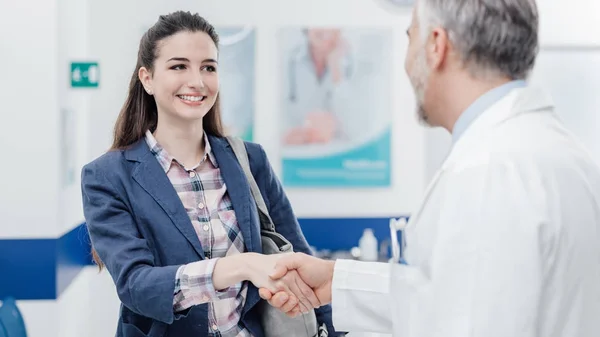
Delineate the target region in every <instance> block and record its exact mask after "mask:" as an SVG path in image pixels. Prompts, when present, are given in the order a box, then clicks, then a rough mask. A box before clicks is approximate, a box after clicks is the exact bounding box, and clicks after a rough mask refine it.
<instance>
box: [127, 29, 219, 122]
mask: <svg viewBox="0 0 600 337" xmlns="http://www.w3.org/2000/svg"><path fill="white" fill-rule="evenodd" d="M217 59H218V50H217V46H216V45H215V43H214V42H213V40H212V39H211V38H210V36H208V34H206V33H204V32H189V31H182V32H179V33H177V34H175V35H172V36H170V37H168V38H165V39H163V40H162V41H160V42H159V43H158V45H157V57H156V60H155V61H154V66H153V70H152V72H150V71H149V70H148V69H146V68H143V67H142V68H141V69H140V72H139V77H140V80H141V81H142V83H143V84H144V87H145V88H146V90H148V92H149V93H151V94H152V95H153V96H154V98H155V100H156V105H157V108H158V116H159V120H161V119H164V118H165V117H167V118H169V119H173V118H174V119H179V120H183V121H187V122H191V121H196V120H199V119H202V118H203V117H204V116H205V115H206V114H207V113H208V111H209V110H210V109H211V108H212V106H213V105H214V103H215V100H216V98H217V95H218V93H219V76H218V74H217Z"/></svg>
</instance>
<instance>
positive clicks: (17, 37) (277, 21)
mask: <svg viewBox="0 0 600 337" xmlns="http://www.w3.org/2000/svg"><path fill="white" fill-rule="evenodd" d="M538 2H539V7H540V13H541V16H542V31H541V33H542V35H541V40H542V43H543V44H544V45H545V46H548V48H546V49H547V50H543V51H542V53H543V55H544V56H541V58H540V63H539V68H538V69H541V70H539V72H538V73H536V76H535V77H534V80H535V81H538V82H539V83H547V84H548V86H549V87H551V90H552V91H553V92H554V93H555V94H556V96H559V97H558V98H557V104H559V105H560V106H562V107H563V108H564V109H563V111H565V113H564V116H565V120H566V122H567V123H568V124H570V125H571V126H572V128H573V129H574V131H575V133H576V134H578V135H580V137H581V138H582V139H583V140H584V142H586V143H588V144H591V147H592V150H593V151H596V152H595V153H597V151H598V147H597V144H600V139H599V138H598V137H600V136H598V135H597V134H595V132H594V131H595V130H597V128H598V126H599V124H598V117H597V113H596V112H597V111H598V108H600V103H599V102H598V100H597V98H595V96H596V94H595V91H594V90H593V88H594V86H595V87H597V85H598V82H597V79H598V78H600V69H598V67H597V66H591V64H598V62H597V60H598V59H599V57H598V54H599V53H598V52H597V51H595V50H594V49H593V48H590V47H593V46H596V47H598V46H600V41H599V40H598V39H599V38H598V37H597V36H596V35H595V34H594V32H595V30H594V29H591V28H590V27H595V25H594V24H595V23H596V15H595V13H598V12H600V3H598V2H596V1H592V0H589V1H586V0H573V1H570V2H564V1H558V0H541V1H538ZM230 8H234V9H235V10H231V9H230ZM177 9H186V10H191V11H198V12H201V13H202V14H203V15H204V16H206V17H207V18H208V19H209V20H210V21H211V22H213V23H214V24H215V25H226V24H230V25H237V24H251V25H255V26H256V27H257V44H258V45H257V57H256V59H257V64H256V67H257V71H256V73H257V75H258V79H257V83H258V87H259V88H260V90H258V91H257V95H258V97H257V100H256V102H257V103H256V110H257V116H256V124H257V129H256V132H255V134H256V140H257V141H258V142H259V143H261V144H263V145H264V146H265V149H266V151H267V153H268V155H269V157H270V158H271V161H272V164H273V166H274V167H275V169H276V171H277V172H280V170H281V167H280V165H279V160H278V158H279V149H278V146H277V144H276V143H273V142H270V141H269V139H270V138H271V137H273V136H275V135H276V133H277V130H276V127H277V105H276V104H277V102H276V101H275V100H273V97H277V96H278V85H277V73H275V71H274V70H273V69H277V67H276V66H274V64H276V62H277V60H276V55H277V53H276V40H275V34H274V33H275V32H276V30H277V27H278V26H280V25H305V24H312V25H325V26H332V25H342V26H369V27H372V26H375V27H390V28H393V29H394V50H395V51H394V59H396V60H397V62H396V64H395V65H394V67H393V68H392V69H390V71H391V72H392V73H393V74H394V80H393V84H392V88H391V90H392V91H393V93H394V100H393V102H392V107H393V112H394V120H393V127H394V134H393V152H394V154H395V156H394V159H393V169H392V171H393V172H394V175H393V187H392V188H389V189H381V190H360V191H351V190H340V189H337V190H335V189H333V190H327V191H321V190H315V189H313V190H300V189H290V190H289V191H288V192H289V196H290V198H291V200H292V202H293V204H294V207H295V209H296V211H297V213H298V215H299V216H301V217H303V218H310V217H317V218H329V217H333V218H337V219H338V220H337V221H335V222H328V223H327V224H328V225H330V226H321V225H319V224H322V222H311V221H304V222H303V223H304V224H306V226H308V227H310V226H313V227H316V226H320V227H322V228H326V229H327V228H329V229H331V228H334V229H335V230H338V229H339V228H344V229H347V228H349V227H351V226H352V228H353V229H354V232H352V231H348V230H345V232H346V233H348V232H351V233H354V234H357V235H358V234H359V231H357V230H356V229H359V228H362V227H364V226H365V224H367V223H377V224H378V226H385V218H386V217H389V216H392V215H398V214H406V213H410V211H411V210H412V209H413V208H414V207H415V205H416V204H417V203H418V202H419V199H420V195H421V193H422V191H423V189H424V186H425V184H426V181H427V179H428V177H429V176H430V175H431V174H432V172H433V171H434V170H435V168H436V167H437V165H438V163H439V162H440V161H441V160H442V159H443V157H444V155H445V152H446V151H447V148H448V139H449V138H448V136H447V135H446V134H445V132H443V131H441V130H426V129H424V128H422V127H420V126H419V125H418V124H417V122H416V120H415V118H414V113H413V105H414V98H413V96H412V91H411V89H410V87H409V84H408V81H407V79H406V77H405V75H404V72H403V68H402V64H403V60H404V51H405V48H406V43H407V41H406V38H405V35H404V30H405V28H406V27H407V26H408V24H409V17H410V13H409V11H408V10H404V11H402V10H401V11H394V12H391V11H387V7H386V5H385V4H384V1H383V0H328V1H322V0H306V1H295V2H292V1H281V0H253V1H248V0H243V1H242V0H202V1H196V2H195V4H194V3H192V2H190V1H184V0H175V1H169V2H167V1H162V0H148V1H144V2H143V4H142V2H139V1H115V0H107V1H89V2H88V1H82V0H30V1H26V2H8V1H4V2H1V3H0V25H1V26H0V28H1V29H0V41H2V42H1V44H0V73H2V74H3V76H2V79H0V97H1V98H2V100H3V102H4V107H3V109H1V110H0V114H1V117H2V119H3V121H5V125H8V127H5V128H4V130H3V132H2V133H0V146H2V149H3V156H2V158H3V160H2V163H3V164H4V165H2V166H1V167H2V171H1V172H0V173H1V174H0V186H2V187H1V188H0V216H1V217H2V218H1V220H0V292H1V290H2V286H3V285H4V286H5V285H6V284H9V283H10V282H13V285H14V282H17V280H16V275H17V274H16V273H15V274H7V272H6V270H8V267H11V268H12V269H11V272H14V270H15V269H14V266H15V265H16V266H17V267H20V266H21V265H20V263H22V262H23V261H24V260H26V261H27V262H35V263H38V264H37V266H38V267H40V268H46V269H40V270H49V273H48V275H46V274H44V275H46V276H48V277H45V278H43V282H42V281H40V280H36V279H35V278H23V279H24V280H27V279H31V280H36V281H37V284H33V285H32V287H31V288H30V289H37V288H39V287H43V288H44V289H50V290H49V291H48V292H45V294H46V295H47V296H38V297H35V296H34V297H33V299H27V300H26V299H22V300H20V301H19V306H20V308H21V310H22V311H23V313H24V315H25V319H26V323H27V325H28V328H29V335H30V336H32V337H38V336H39V337H41V336H49V335H53V336H61V337H70V336H92V337H94V336H98V337H101V336H102V337H104V336H111V335H113V334H114V324H115V322H116V316H117V314H118V299H117V298H116V296H115V293H114V286H113V285H112V281H111V279H110V277H109V276H108V274H107V273H106V272H103V273H101V274H100V275H98V273H97V271H96V270H95V268H93V267H87V268H84V269H83V271H82V272H81V265H82V264H85V261H82V259H83V260H85V259H86V255H85V252H83V253H82V252H79V253H76V252H71V251H70V250H69V249H70V247H73V246H77V245H74V244H71V243H70V242H79V243H80V244H82V243H83V246H85V243H86V242H85V236H84V233H80V232H78V229H76V228H77V227H76V225H77V224H79V223H81V222H82V220H83V217H82V214H81V206H80V205H81V201H80V193H79V187H78V186H79V180H78V179H79V170H80V167H81V165H82V164H83V163H85V162H88V161H89V160H91V159H92V158H94V157H96V156H98V155H100V154H101V153H102V152H103V151H104V150H106V148H107V147H108V145H109V143H110V132H111V128H112V124H113V122H114V119H115V117H116V113H117V112H118V110H119V109H120V107H121V104H122V102H123V99H124V94H125V89H126V86H127V83H128V79H129V77H130V75H131V71H133V67H134V61H135V53H136V48H137V43H138V41H139V38H140V35H141V33H142V31H143V27H145V26H147V25H149V24H151V23H152V22H153V21H154V20H155V19H156V18H157V16H158V15H159V14H164V13H167V12H170V11H173V10H177ZM575 15H577V16H578V18H577V19H576V20H575V19H574V17H575ZM31 41H35V43H32V42H31ZM565 45H567V46H568V47H569V48H578V47H586V48H587V49H588V51H587V52H584V53H582V52H571V51H572V50H571V51H569V50H567V54H564V53H563V52H561V51H559V50H557V48H555V47H556V46H565ZM552 46H554V47H552ZM558 49H561V48H558ZM75 59H80V60H87V59H92V60H98V61H99V62H100V68H101V84H100V88H99V89H97V90H72V89H69V88H68V75H67V74H68V62H69V61H70V60H75ZM567 59H568V60H571V62H572V63H566V64H565V62H564V61H565V60H567ZM588 62H589V63H590V66H588V65H587V64H588ZM557 64H560V65H561V68H559V69H555V68H554V65H557ZM572 72H576V74H573V73H572ZM563 83H568V84H565V85H563ZM584 85H585V86H587V87H586V88H587V90H588V91H586V90H585V89H584V87H583V86H584ZM577 86H579V87H581V88H582V90H579V91H567V90H564V89H566V88H572V87H577ZM569 100H573V101H576V102H577V103H578V104H579V105H578V108H576V109H572V110H570V109H569V108H568V107H570V106H571V104H570V102H569ZM64 108H68V109H69V110H72V111H74V112H75V117H76V118H75V121H74V125H76V127H75V134H74V135H73V137H74V139H76V141H75V142H74V143H75V144H74V145H75V146H74V150H73V152H71V153H74V156H73V157H74V158H75V159H74V161H73V162H74V166H75V172H76V174H75V175H74V180H73V181H71V183H70V184H67V185H66V186H65V185H63V181H65V180H64V178H63V177H64V167H63V166H62V165H61V162H60V161H59V158H62V156H63V155H64V150H63V148H62V147H61V139H62V138H61V137H63V134H62V132H61V122H60V121H61V116H62V115H61V111H64ZM582 121H585V122H582ZM34 122H35V124H34ZM594 144H596V147H595V148H594V147H593V146H594ZM6 162H9V163H11V164H12V165H7V164H5V163H6ZM315 205H318V207H316V206H315ZM362 217H373V219H368V220H366V222H360V221H358V222H357V221H356V218H362ZM382 220H383V222H382ZM334 226H335V227H334ZM384 234H385V233H384ZM356 239H357V238H356ZM352 240H354V239H353V238H351V240H349V241H348V242H351V241H352ZM42 246H43V247H46V248H44V249H45V250H39V249H40V247H42ZM21 271H23V272H32V269H27V270H25V269H23V268H22V269H21ZM38 274H40V273H39V272H38ZM6 275H10V276H9V277H7V276H6ZM19 276H22V274H19ZM32 282H33V281H32ZM52 282H54V283H52ZM44 289H42V290H44ZM44 291H45V290H44ZM40 298H45V299H42V300H40ZM89 304H91V306H90V307H89V308H90V309H88V310H81V308H83V307H84V306H87V305H89Z"/></svg>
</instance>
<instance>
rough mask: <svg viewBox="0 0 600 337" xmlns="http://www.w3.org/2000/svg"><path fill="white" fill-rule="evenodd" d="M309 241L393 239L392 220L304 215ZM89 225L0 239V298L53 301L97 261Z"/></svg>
mask: <svg viewBox="0 0 600 337" xmlns="http://www.w3.org/2000/svg"><path fill="white" fill-rule="evenodd" d="M299 222H300V226H301V227H302V231H303V232H304V235H305V236H306V239H307V241H308V243H309V244H310V245H311V246H313V247H315V248H317V249H319V250H321V249H327V250H330V251H338V250H349V249H350V248H352V247H355V246H358V240H359V238H360V237H361V235H362V232H363V230H364V229H365V228H372V229H373V231H374V233H375V236H376V237H377V239H378V240H379V241H380V242H381V241H382V240H386V239H389V237H390V232H389V218H303V219H299ZM92 264H93V262H92V259H91V253H90V239H89V236H88V233H87V228H86V226H85V224H81V225H79V226H77V227H75V228H74V229H73V230H71V231H70V232H68V233H66V234H65V235H63V236H61V237H60V238H58V239H9V240H2V239H0V298H4V297H7V296H12V297H14V298H16V299H18V300H54V299H57V298H58V297H59V296H60V294H61V293H62V292H63V291H64V290H65V289H66V288H67V287H68V286H69V284H70V283H71V282H72V281H73V279H74V278H75V277H76V276H77V275H78V274H79V272H80V271H81V269H82V268H83V267H85V266H88V265H92Z"/></svg>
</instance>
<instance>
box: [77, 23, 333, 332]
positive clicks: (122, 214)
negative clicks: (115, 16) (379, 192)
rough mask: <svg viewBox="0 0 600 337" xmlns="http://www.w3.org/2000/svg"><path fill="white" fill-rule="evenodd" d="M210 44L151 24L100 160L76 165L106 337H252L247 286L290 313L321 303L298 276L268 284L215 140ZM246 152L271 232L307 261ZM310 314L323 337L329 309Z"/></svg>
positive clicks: (204, 29)
mask: <svg viewBox="0 0 600 337" xmlns="http://www.w3.org/2000/svg"><path fill="white" fill-rule="evenodd" d="M218 42H219V40H218V36H217V34H216V32H215V30H214V28H213V27H212V26H211V25H210V24H209V23H208V22H207V21H206V20H205V19H204V18H202V17H200V16H199V15H197V14H191V13H189V12H176V13H172V14H169V15H164V16H161V17H160V19H159V21H158V22H157V23H156V24H155V25H154V26H152V27H151V28H150V29H149V30H148V31H147V32H146V33H145V34H144V36H143V37H142V39H141V41H140V46H139V52H138V59H137V65H136V69H135V71H134V73H133V75H132V77H131V82H130V86H129V93H128V96H127V99H126V101H125V104H124V106H123V108H122V110H121V112H120V114H119V117H118V119H117V122H116V125H115V130H114V140H113V145H112V149H111V151H109V152H108V153H106V154H105V155H103V156H101V157H100V158H98V159H96V160H94V161H93V162H92V163H89V164H87V165H86V166H85V167H84V168H83V173H82V179H81V180H82V192H83V208H84V215H85V218H86V224H87V227H88V230H89V234H90V238H91V242H92V245H93V247H94V248H95V250H94V251H93V252H94V259H95V260H96V262H97V263H98V265H99V266H100V267H101V268H102V267H103V266H104V265H105V266H106V269H107V270H108V271H109V272H110V274H111V276H112V277H113V280H114V282H115V286H116V289H117V292H118V295H119V298H120V300H121V302H122V306H121V312H120V320H119V324H118V331H117V334H116V335H117V336H120V337H121V336H122V337H138V336H157V337H158V336H167V335H168V336H198V337H202V336H254V337H262V336H264V335H265V332H264V331H263V327H262V325H261V320H260V316H261V315H260V310H261V309H260V307H261V306H260V305H258V304H260V303H259V302H260V301H262V300H261V299H260V297H259V295H258V290H257V287H265V288H268V289H270V290H271V291H273V292H278V295H279V296H281V298H282V301H284V302H285V306H286V308H287V309H288V311H292V312H293V313H294V312H295V313H298V312H300V311H307V310H308V309H307V308H313V307H315V306H319V305H320V303H319V302H318V300H317V298H316V296H314V294H313V292H312V290H311V289H310V288H309V287H308V286H307V285H306V284H305V283H304V282H303V281H302V280H301V279H299V278H298V275H297V273H295V272H292V273H289V274H288V275H287V276H286V279H285V280H282V281H273V280H271V279H270V277H269V274H270V273H271V272H272V271H273V269H274V266H275V263H276V261H277V260H278V259H279V256H280V255H262V254H258V253H260V252H261V251H262V249H261V240H260V223H259V221H258V219H259V216H258V211H257V209H256V206H255V204H254V202H253V199H252V196H251V195H250V188H249V185H248V181H247V180H246V177H245V175H244V172H243V171H242V168H241V166H240V165H239V163H238V162H237V161H236V158H235V155H234V153H233V151H232V149H231V147H229V146H228V142H227V139H225V138H224V137H223V132H222V126H221V124H222V123H221V112H220V103H219V76H218V54H219V53H218V49H217V46H218ZM245 146H246V149H247V153H248V158H249V162H250V167H251V170H252V173H253V175H254V178H255V180H256V182H257V184H258V185H259V189H260V192H261V194H262V195H263V196H264V198H265V199H266V203H267V205H268V212H269V213H270V216H271V218H272V220H273V222H274V224H275V226H276V228H277V231H278V232H279V233H280V234H281V235H283V236H284V237H285V238H286V239H288V241H290V242H291V243H292V245H293V246H294V250H295V251H301V252H305V253H310V250H309V247H308V244H307V242H306V240H305V239H304V236H303V235H302V232H301V231H300V226H299V225H298V221H297V219H296V217H295V215H294V213H293V210H292V208H291V205H290V203H289V201H288V199H287V197H286V195H285V193H284V191H283V188H282V187H281V184H280V182H279V181H278V180H277V178H276V176H275V174H274V173H273V170H272V168H271V165H270V164H269V161H268V159H267V157H266V155H265V153H264V150H263V149H262V147H261V146H260V145H258V144H253V143H246V144H245ZM316 313H317V319H318V321H319V324H321V325H322V326H324V327H327V330H329V332H330V336H333V333H334V329H333V326H332V324H331V309H330V307H328V306H322V307H321V308H320V309H318V310H316ZM314 330H315V331H316V330H317V327H316V326H315V329H314ZM311 337H312V336H311Z"/></svg>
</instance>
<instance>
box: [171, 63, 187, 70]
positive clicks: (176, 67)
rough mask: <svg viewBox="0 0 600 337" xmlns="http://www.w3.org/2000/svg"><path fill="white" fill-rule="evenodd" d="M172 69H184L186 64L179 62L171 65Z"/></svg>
mask: <svg viewBox="0 0 600 337" xmlns="http://www.w3.org/2000/svg"><path fill="white" fill-rule="evenodd" d="M171 69H173V70H183V69H185V66H184V65H183V64H177V65H174V66H172V67H171Z"/></svg>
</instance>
